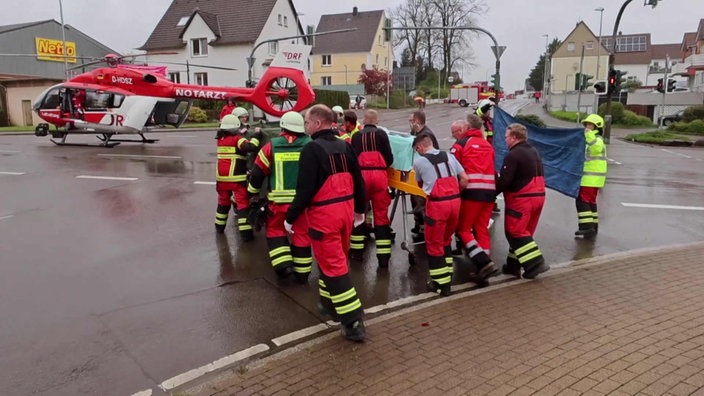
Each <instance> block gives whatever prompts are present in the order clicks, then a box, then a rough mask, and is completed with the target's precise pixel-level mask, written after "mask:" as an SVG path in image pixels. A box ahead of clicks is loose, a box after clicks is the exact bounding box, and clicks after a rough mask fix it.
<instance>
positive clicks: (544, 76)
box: [542, 34, 549, 100]
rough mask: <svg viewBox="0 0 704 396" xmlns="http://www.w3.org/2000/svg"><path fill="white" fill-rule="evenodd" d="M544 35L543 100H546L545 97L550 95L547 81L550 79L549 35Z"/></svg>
mask: <svg viewBox="0 0 704 396" xmlns="http://www.w3.org/2000/svg"><path fill="white" fill-rule="evenodd" d="M543 37H545V58H543V89H542V91H543V100H546V99H545V98H547V97H548V88H547V84H546V83H545V82H546V81H548V73H549V72H548V52H549V49H548V37H549V36H548V35H547V34H544V35H543Z"/></svg>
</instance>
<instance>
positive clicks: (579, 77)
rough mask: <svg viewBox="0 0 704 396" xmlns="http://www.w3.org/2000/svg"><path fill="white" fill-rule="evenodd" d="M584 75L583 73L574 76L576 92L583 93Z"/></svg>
mask: <svg viewBox="0 0 704 396" xmlns="http://www.w3.org/2000/svg"><path fill="white" fill-rule="evenodd" d="M582 82H583V81H582V74H581V73H575V74H574V90H575V91H581V90H582Z"/></svg>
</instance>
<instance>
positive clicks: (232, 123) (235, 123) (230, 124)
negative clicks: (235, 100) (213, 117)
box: [220, 114, 241, 131]
mask: <svg viewBox="0 0 704 396" xmlns="http://www.w3.org/2000/svg"><path fill="white" fill-rule="evenodd" d="M240 125H241V124H240V119H239V118H237V117H236V116H235V115H233V114H228V115H226V116H225V117H223V118H222V121H220V129H224V130H229V131H233V130H236V129H238V128H239V127H240Z"/></svg>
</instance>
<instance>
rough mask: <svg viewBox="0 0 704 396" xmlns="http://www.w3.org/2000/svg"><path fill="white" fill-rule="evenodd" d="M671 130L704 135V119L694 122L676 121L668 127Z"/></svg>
mask: <svg viewBox="0 0 704 396" xmlns="http://www.w3.org/2000/svg"><path fill="white" fill-rule="evenodd" d="M667 129H668V130H670V131H675V132H680V133H685V134H690V135H704V120H694V121H692V122H676V123H674V124H671V125H670V126H669V127H668V128H667Z"/></svg>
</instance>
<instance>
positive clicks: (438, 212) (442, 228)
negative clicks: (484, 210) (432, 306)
mask: <svg viewBox="0 0 704 396" xmlns="http://www.w3.org/2000/svg"><path fill="white" fill-rule="evenodd" d="M414 147H415V149H416V151H418V153H419V154H420V155H421V156H420V157H418V158H416V159H415V160H414V161H413V170H414V171H415V173H416V181H418V185H420V186H421V187H422V188H423V191H424V192H425V194H426V195H427V199H426V204H425V246H426V249H427V250H428V269H429V271H430V281H429V282H428V288H429V289H430V290H431V291H434V292H436V293H438V294H440V295H441V296H449V295H450V283H451V282H452V272H453V271H452V266H453V264H454V263H453V260H452V254H451V248H450V245H451V244H452V234H454V232H455V229H456V228H457V221H458V218H459V214H460V185H462V186H464V185H466V184H467V175H466V174H465V172H464V170H463V169H462V165H460V163H459V162H457V159H455V157H453V156H452V155H449V154H447V153H446V152H444V151H440V150H438V149H436V148H433V143H432V140H431V139H430V136H428V135H420V136H418V137H417V138H416V139H415V141H414ZM458 177H459V183H458Z"/></svg>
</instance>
